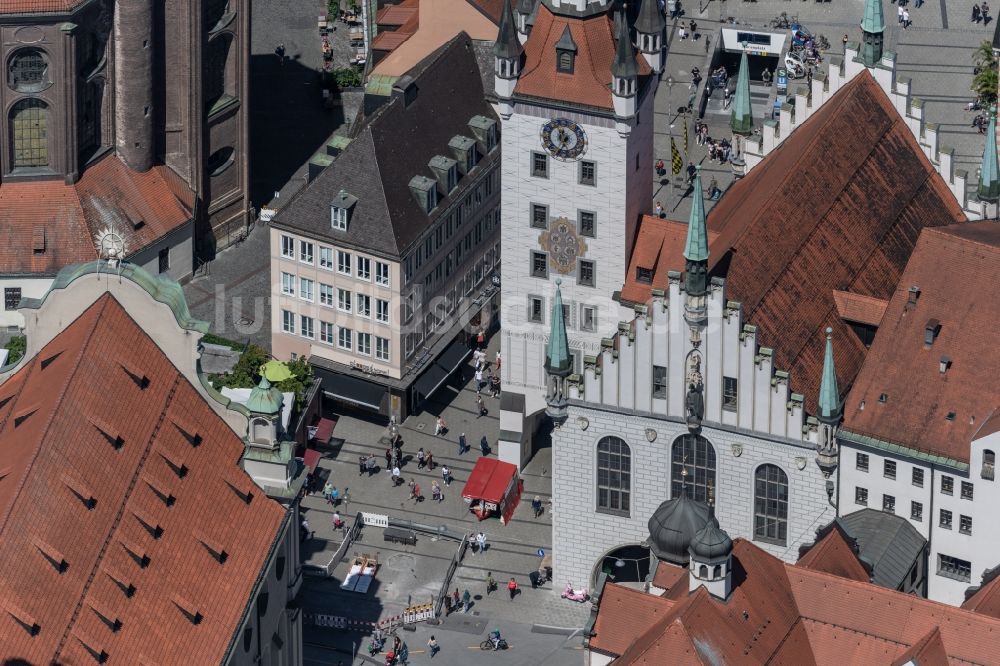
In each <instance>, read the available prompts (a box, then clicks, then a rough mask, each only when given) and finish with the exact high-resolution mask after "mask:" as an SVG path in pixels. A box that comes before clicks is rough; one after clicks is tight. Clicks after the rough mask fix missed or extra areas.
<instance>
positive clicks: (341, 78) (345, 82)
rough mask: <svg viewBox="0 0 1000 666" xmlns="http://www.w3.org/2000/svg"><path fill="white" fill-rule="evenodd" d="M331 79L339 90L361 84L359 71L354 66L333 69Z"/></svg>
mask: <svg viewBox="0 0 1000 666" xmlns="http://www.w3.org/2000/svg"><path fill="white" fill-rule="evenodd" d="M333 80H334V81H335V82H336V83H337V87H338V88H339V89H341V90H343V89H344V88H354V87H357V86H360V85H361V72H359V71H358V70H357V68H356V67H351V66H348V67H341V68H340V69H335V70H333Z"/></svg>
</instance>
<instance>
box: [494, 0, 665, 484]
mask: <svg viewBox="0 0 1000 666" xmlns="http://www.w3.org/2000/svg"><path fill="white" fill-rule="evenodd" d="M611 4H612V3H611V2H609V1H608V0H597V1H595V0H572V1H567V0H561V1H560V0H541V2H540V5H539V6H538V9H537V12H536V14H535V17H534V24H533V26H532V28H531V32H530V35H529V36H528V38H527V40H526V41H525V43H524V44H523V60H522V63H523V64H522V65H521V66H520V68H519V69H518V70H517V71H518V74H517V76H516V82H515V83H514V85H513V89H512V91H510V92H507V91H509V90H510V88H511V86H510V85H509V84H507V85H505V87H504V88H505V90H504V92H505V93H506V94H505V95H502V96H501V95H500V94H499V90H498V97H501V99H500V100H499V103H498V108H497V111H498V114H499V115H500V116H501V118H502V127H503V131H502V133H501V135H502V139H501V141H502V148H503V151H502V152H503V164H502V167H501V169H502V184H503V185H502V187H503V191H502V194H501V197H502V205H501V211H502V212H501V242H502V246H501V257H502V260H501V275H502V287H501V289H502V315H501V330H502V333H501V335H502V339H501V350H502V353H503V363H502V366H501V379H502V382H503V386H504V397H503V399H502V401H501V424H500V427H501V436H500V446H499V454H500V457H501V459H503V460H506V461H508V462H511V463H514V464H517V465H521V464H523V462H525V461H526V460H527V458H528V457H530V455H531V453H532V450H533V446H532V444H533V442H532V438H533V435H534V434H535V432H536V430H537V429H538V428H539V426H540V425H541V424H542V423H543V421H544V417H543V413H544V409H545V407H546V403H545V386H546V372H545V368H544V365H545V358H546V357H545V354H546V345H547V342H548V337H549V329H550V321H549V317H550V316H551V306H552V303H553V298H554V294H555V281H556V279H557V278H559V279H561V281H562V306H563V313H564V318H565V326H566V331H567V336H568V338H569V348H570V352H571V355H572V357H573V358H572V361H573V372H582V369H583V359H584V357H585V356H593V355H596V354H598V353H599V352H600V349H601V337H602V336H604V335H607V331H608V330H613V329H614V327H615V322H617V321H618V319H619V314H618V308H619V306H618V304H617V302H615V300H614V299H613V294H614V293H615V292H616V291H617V290H619V289H621V286H622V284H623V281H624V279H625V272H626V270H627V267H628V258H629V255H630V253H631V250H632V243H633V242H634V238H635V234H636V231H637V226H638V221H639V217H640V215H641V214H642V213H644V212H648V211H649V208H650V206H651V199H652V184H653V174H652V164H653V97H654V93H655V90H656V86H657V82H658V76H657V74H656V73H655V72H654V71H653V69H652V68H651V67H650V66H649V64H648V63H647V62H646V60H645V59H644V58H643V57H641V55H640V54H639V53H638V52H637V50H636V48H635V47H634V45H633V42H632V39H631V38H630V37H629V27H628V25H627V24H626V25H624V26H623V25H622V24H623V23H626V22H625V19H624V18H623V17H618V18H617V20H616V17H614V16H613V15H612V13H611ZM506 11H507V9H506V8H505V12H506ZM616 26H617V27H616ZM500 33H501V36H505V34H506V35H510V37H509V39H510V40H512V41H511V43H510V44H501V43H499V42H498V44H497V50H498V52H500V53H503V54H505V55H512V54H513V53H515V52H517V51H518V50H519V47H520V44H518V46H515V45H514V43H513V40H516V39H517V35H516V31H514V30H510V31H505V29H504V26H503V25H501V30H500ZM622 35H625V38H624V42H625V43H620V42H622V41H623V39H622V37H621V36H622ZM510 71H511V70H510V69H509V68H508V69H506V70H505V76H507V77H509V76H510V75H509V72H510ZM498 76H499V74H498ZM506 80H509V79H505V81H506Z"/></svg>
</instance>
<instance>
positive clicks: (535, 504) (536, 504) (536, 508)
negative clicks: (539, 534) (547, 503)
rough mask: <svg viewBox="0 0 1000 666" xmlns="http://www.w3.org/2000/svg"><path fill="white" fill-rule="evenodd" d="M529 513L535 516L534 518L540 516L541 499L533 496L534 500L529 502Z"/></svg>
mask: <svg viewBox="0 0 1000 666" xmlns="http://www.w3.org/2000/svg"><path fill="white" fill-rule="evenodd" d="M531 511H532V512H533V513H534V514H535V518H538V516H540V515H542V498H541V497H539V496H538V495H535V499H533V500H531Z"/></svg>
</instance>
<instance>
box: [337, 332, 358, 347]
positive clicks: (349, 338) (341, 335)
mask: <svg viewBox="0 0 1000 666" xmlns="http://www.w3.org/2000/svg"><path fill="white" fill-rule="evenodd" d="M337 348H338V349H343V350H344V351H352V350H353V349H354V331H352V330H351V329H349V328H345V327H343V326H340V327H338V328H337Z"/></svg>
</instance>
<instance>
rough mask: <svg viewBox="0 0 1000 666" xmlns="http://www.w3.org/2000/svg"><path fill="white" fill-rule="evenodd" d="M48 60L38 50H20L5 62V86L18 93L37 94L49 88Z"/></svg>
mask: <svg viewBox="0 0 1000 666" xmlns="http://www.w3.org/2000/svg"><path fill="white" fill-rule="evenodd" d="M49 83H50V81H49V59H48V57H47V56H46V55H45V53H44V52H42V51H41V50H39V49H20V50H18V51H16V52H15V53H14V55H12V56H11V58H10V60H9V61H8V62H7V85H9V86H10V87H11V88H13V89H14V90H17V91H19V92H39V91H40V90H44V89H45V88H47V87H48V86H49Z"/></svg>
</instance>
